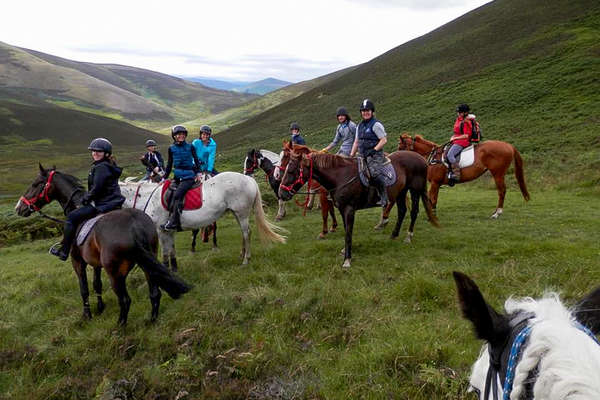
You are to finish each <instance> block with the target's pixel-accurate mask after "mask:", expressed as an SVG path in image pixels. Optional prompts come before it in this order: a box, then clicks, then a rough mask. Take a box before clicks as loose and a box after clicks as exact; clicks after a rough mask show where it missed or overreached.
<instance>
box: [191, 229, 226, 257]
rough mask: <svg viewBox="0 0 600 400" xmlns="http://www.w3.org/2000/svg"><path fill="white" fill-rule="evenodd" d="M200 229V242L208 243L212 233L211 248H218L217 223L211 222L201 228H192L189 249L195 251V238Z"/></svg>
mask: <svg viewBox="0 0 600 400" xmlns="http://www.w3.org/2000/svg"><path fill="white" fill-rule="evenodd" d="M200 231H202V242H204V243H208V241H209V239H210V235H211V234H212V244H213V247H212V249H213V250H218V249H219V246H218V245H217V223H216V222H213V223H212V225H209V226H206V227H204V228H202V229H192V247H191V248H190V251H191V252H192V253H195V252H196V239H197V238H198V233H200Z"/></svg>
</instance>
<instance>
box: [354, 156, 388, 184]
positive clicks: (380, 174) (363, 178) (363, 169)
mask: <svg viewBox="0 0 600 400" xmlns="http://www.w3.org/2000/svg"><path fill="white" fill-rule="evenodd" d="M357 163H358V176H359V178H360V182H361V183H362V184H363V186H369V182H370V181H372V180H374V178H375V177H377V178H380V179H382V180H383V182H384V184H385V186H386V187H388V186H392V185H393V184H394V183H396V179H397V176H396V170H395V169H394V166H393V165H392V160H390V159H389V157H387V156H386V157H385V162H384V163H383V165H382V167H381V169H380V170H378V171H374V172H375V173H376V175H375V176H372V174H371V172H370V171H369V168H368V167H367V163H366V162H365V160H364V158H362V157H358V158H357Z"/></svg>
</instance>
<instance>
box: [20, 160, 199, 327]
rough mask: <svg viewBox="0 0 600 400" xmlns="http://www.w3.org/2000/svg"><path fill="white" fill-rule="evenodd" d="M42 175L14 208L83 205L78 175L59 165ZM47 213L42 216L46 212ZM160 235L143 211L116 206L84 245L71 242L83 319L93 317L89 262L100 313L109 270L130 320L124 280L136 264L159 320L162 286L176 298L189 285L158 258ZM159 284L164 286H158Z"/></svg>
mask: <svg viewBox="0 0 600 400" xmlns="http://www.w3.org/2000/svg"><path fill="white" fill-rule="evenodd" d="M39 169H40V174H39V175H38V176H37V178H36V179H35V180H34V181H33V183H32V184H31V186H30V187H29V188H28V189H27V190H26V191H25V193H24V194H23V196H22V197H21V198H20V199H19V201H18V202H17V205H16V207H15V211H16V212H17V214H18V215H20V216H22V217H28V216H30V215H31V214H32V213H33V212H34V211H39V212H40V213H41V208H42V207H44V206H45V205H46V204H49V203H50V202H52V201H54V200H56V201H58V202H59V203H60V205H61V206H62V208H63V211H64V213H65V215H66V214H68V213H69V212H71V211H73V210H75V209H76V208H77V207H79V206H81V200H82V197H83V194H84V191H83V187H82V185H81V183H80V182H79V180H78V179H77V178H75V177H74V176H71V175H67V174H65V173H62V172H59V171H57V170H56V168H51V169H44V167H42V165H41V164H40V165H39ZM42 215H43V214H42ZM157 246H158V237H157V234H156V230H155V228H154V223H153V222H152V220H151V219H150V217H148V216H147V215H146V214H144V213H143V212H141V211H139V210H124V209H122V210H115V211H111V212H109V213H106V214H105V215H104V216H103V217H102V218H100V219H99V220H98V222H96V224H95V225H94V227H93V228H92V230H91V232H90V233H89V235H88V236H87V238H86V239H85V241H84V242H83V244H81V245H80V246H78V245H76V244H73V246H72V248H71V262H72V264H73V269H74V270H75V273H76V274H77V277H78V278H79V290H80V293H81V298H82V300H83V317H84V318H85V319H90V318H91V317H92V314H91V311H90V303H89V300H88V299H89V289H88V281H87V271H86V266H87V265H88V264H89V265H91V266H92V267H93V268H94V284H93V286H94V290H95V292H96V295H97V299H98V306H97V312H98V314H100V313H102V312H103V311H104V308H105V305H104V302H103V300H102V280H101V279H100V272H101V270H102V268H104V270H105V271H106V273H107V275H108V277H109V279H110V282H111V285H112V288H113V290H114V292H115V294H116V295H117V297H118V299H119V308H120V313H119V319H118V324H119V325H121V326H124V325H125V324H126V323H127V315H128V313H129V306H130V305H131V298H130V297H129V294H128V293H127V286H126V284H125V279H126V278H127V275H128V274H129V271H131V269H132V268H133V267H134V266H135V265H136V264H138V265H139V266H140V267H141V268H142V270H143V271H144V274H145V275H146V280H147V281H148V289H149V291H150V304H151V307H152V311H151V316H150V321H156V318H157V317H158V308H159V306H160V297H161V292H160V289H163V290H165V291H166V292H167V293H168V294H169V296H171V297H172V298H174V299H177V298H179V297H181V295H183V294H184V293H186V292H188V291H189V290H190V289H191V286H190V285H188V284H187V283H185V282H184V281H183V280H181V279H180V278H178V277H177V276H175V275H173V274H171V272H169V270H168V269H167V268H166V267H165V266H164V265H163V264H161V263H160V262H159V261H158V260H157V259H156V253H157ZM159 288H160V289H159Z"/></svg>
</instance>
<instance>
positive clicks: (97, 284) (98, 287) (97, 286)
mask: <svg viewBox="0 0 600 400" xmlns="http://www.w3.org/2000/svg"><path fill="white" fill-rule="evenodd" d="M101 273H102V267H94V292H96V298H97V299H98V304H97V307H96V313H97V314H102V312H103V311H104V309H105V308H106V306H105V305H104V301H103V300H102V278H101V277H100V274H101Z"/></svg>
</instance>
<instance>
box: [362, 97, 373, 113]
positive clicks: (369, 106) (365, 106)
mask: <svg viewBox="0 0 600 400" xmlns="http://www.w3.org/2000/svg"><path fill="white" fill-rule="evenodd" d="M359 110H360V111H365V110H371V111H373V112H375V104H373V102H372V101H371V100H369V99H364V100H363V101H362V103H360V109H359Z"/></svg>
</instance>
